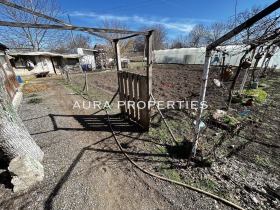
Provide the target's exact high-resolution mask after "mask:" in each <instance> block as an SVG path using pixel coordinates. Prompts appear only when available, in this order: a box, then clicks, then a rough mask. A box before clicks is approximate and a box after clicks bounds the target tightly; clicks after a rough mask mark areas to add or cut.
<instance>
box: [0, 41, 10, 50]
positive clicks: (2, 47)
mask: <svg viewBox="0 0 280 210" xmlns="http://www.w3.org/2000/svg"><path fill="white" fill-rule="evenodd" d="M7 49H9V48H8V47H7V46H6V45H3V44H2V43H0V50H1V51H5V50H7Z"/></svg>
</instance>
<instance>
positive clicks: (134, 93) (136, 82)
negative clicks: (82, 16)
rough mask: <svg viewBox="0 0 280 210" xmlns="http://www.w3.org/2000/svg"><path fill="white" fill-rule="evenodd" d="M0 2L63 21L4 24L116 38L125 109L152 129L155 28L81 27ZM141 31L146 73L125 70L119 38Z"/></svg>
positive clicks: (137, 34)
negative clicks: (144, 45) (114, 36)
mask: <svg viewBox="0 0 280 210" xmlns="http://www.w3.org/2000/svg"><path fill="white" fill-rule="evenodd" d="M0 3H1V4H5V5H7V6H9V7H13V8H16V9H18V10H21V11H24V12H27V13H30V14H33V15H36V16H38V17H42V18H45V19H47V20H51V21H53V22H55V23H58V24H59V25H54V24H32V23H22V22H8V21H0V26H7V27H21V28H22V27H24V28H41V29H56V30H74V31H82V32H85V33H88V34H91V35H94V36H97V37H100V38H103V39H106V40H108V41H111V42H113V43H114V46H115V55H116V62H117V71H118V91H119V98H120V101H123V102H124V104H125V105H124V106H122V107H121V113H122V114H125V115H127V116H128V117H129V118H131V119H132V120H134V121H136V122H137V123H139V124H140V125H141V126H142V127H143V128H144V129H145V130H148V129H149V125H150V108H149V107H148V106H147V104H148V101H149V100H150V95H151V91H152V40H153V38H152V37H153V30H149V31H132V30H116V29H108V28H90V27H79V26H74V25H72V24H69V23H66V22H63V21H61V20H58V19H55V18H53V17H50V16H48V15H45V14H42V13H39V12H36V11H33V10H30V9H28V8H25V7H22V6H20V5H17V4H14V3H11V2H8V1H5V0H0ZM102 33H118V34H123V35H124V36H123V37H120V38H116V39H112V40H110V39H108V38H107V37H105V36H103V35H102ZM139 35H142V36H146V56H147V61H146V75H145V76H143V75H138V74H133V73H130V72H125V71H122V67H121V54H120V47H119V41H121V40H124V39H129V38H132V37H135V36H139ZM129 101H133V102H134V103H136V104H137V103H138V102H143V103H145V107H144V108H143V109H138V108H137V106H136V105H135V106H134V108H133V107H132V106H130V105H129Z"/></svg>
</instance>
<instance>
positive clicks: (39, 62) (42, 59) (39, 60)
mask: <svg viewBox="0 0 280 210" xmlns="http://www.w3.org/2000/svg"><path fill="white" fill-rule="evenodd" d="M34 59H35V62H36V64H35V65H34V68H28V67H16V68H15V73H16V74H17V75H20V76H24V75H33V74H38V73H41V72H46V71H49V73H50V74H54V73H55V71H54V69H53V66H52V62H51V58H50V57H47V56H34Z"/></svg>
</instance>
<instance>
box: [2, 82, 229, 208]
mask: <svg viewBox="0 0 280 210" xmlns="http://www.w3.org/2000/svg"><path fill="white" fill-rule="evenodd" d="M32 84H47V85H48V89H47V91H46V92H41V93H36V94H38V95H37V96H33V97H40V98H42V99H43V101H42V103H39V104H30V103H28V101H29V100H30V98H31V97H30V94H28V95H25V96H24V101H23V103H22V105H21V106H20V108H19V113H20V115H21V118H22V120H23V121H24V124H25V125H26V127H27V128H28V130H29V131H30V133H31V135H32V136H33V137H34V139H35V140H36V142H37V143H38V145H39V146H40V147H41V148H42V150H43V151H44V153H45V157H44V161H43V165H44V168H45V179H44V181H43V182H42V183H40V184H39V185H37V186H35V187H34V188H32V189H31V190H29V191H28V192H25V193H12V190H11V189H9V188H7V186H6V187H5V185H4V184H3V183H2V182H1V183H0V209H32V210H33V209H45V210H47V209H65V210H66V209H67V210H69V209H83V210H87V209H91V210H92V209H94V210H99V209H100V210H101V209H102V210H107V209H108V210H112V209H114V210H118V209H122V210H134V209H137V210H141V209H143V210H152V209H175V210H176V209H231V208H229V207H227V206H224V205H223V204H221V203H218V202H216V201H215V200H213V199H211V198H209V197H206V196H203V195H201V194H198V193H196V192H193V191H190V190H188V189H184V188H182V187H179V186H175V185H172V184H170V183H167V182H163V181H160V180H157V179H154V178H152V177H149V176H147V175H145V174H143V173H142V172H140V171H138V170H137V169H135V168H134V167H133V166H131V164H130V163H129V162H128V161H127V160H126V159H125V158H124V156H123V155H122V154H121V153H120V152H119V150H118V148H117V146H116V145H115V142H114V139H113V138H112V135H111V132H110V131H109V128H108V126H107V125H106V120H104V119H103V118H104V114H105V113H98V114H99V115H95V116H88V114H90V113H92V112H93V111H92V110H84V109H73V105H74V104H75V101H83V99H82V98H81V97H80V96H79V95H77V94H75V93H74V92H73V91H71V90H70V89H67V88H66V87H65V86H64V85H63V84H62V82H61V79H59V78H42V79H36V80H32V81H30V82H29V83H28V85H32ZM102 115H103V116H102ZM104 122H105V123H104ZM135 156H137V155H135ZM135 156H134V157H135ZM146 167H147V168H148V167H149V163H146ZM2 171H3V170H2ZM3 173H5V172H3ZM3 173H2V174H1V171H0V177H3ZM0 179H1V178H0Z"/></svg>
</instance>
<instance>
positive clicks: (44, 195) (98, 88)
mask: <svg viewBox="0 0 280 210" xmlns="http://www.w3.org/2000/svg"><path fill="white" fill-rule="evenodd" d="M131 71H134V72H137V73H144V71H143V69H139V68H138V69H134V70H131ZM201 73H202V72H201V67H193V66H182V65H154V71H153V95H154V96H155V98H156V100H165V101H167V100H175V101H176V100H178V101H179V100H187V101H189V100H196V99H197V97H198V94H199V90H200V77H201ZM279 76H280V73H279V72H274V73H272V74H271V75H270V76H269V77H268V78H266V84H267V87H265V88H264V89H265V90H266V91H267V92H268V94H269V97H268V99H267V100H266V102H265V103H263V104H258V103H255V104H254V105H253V106H250V107H244V106H241V105H240V104H232V106H231V108H232V111H231V112H233V113H235V114H237V115H238V113H240V112H241V111H243V110H248V109H249V110H250V112H249V114H248V116H247V117H246V118H244V119H243V118H242V119H243V120H244V122H246V123H247V124H245V126H244V128H242V130H241V131H240V132H239V134H238V135H230V134H228V133H227V132H225V131H223V130H222V129H219V128H216V127H211V126H210V125H209V126H208V124H207V118H206V117H207V115H205V117H204V120H205V123H206V124H207V127H206V128H205V129H204V131H203V138H202V140H201V145H202V146H200V147H201V148H203V150H204V151H203V153H204V156H205V157H208V156H209V157H210V160H211V167H209V166H208V167H207V166H205V165H199V164H197V163H195V162H190V163H189V162H187V160H186V159H184V158H182V157H178V155H176V154H174V151H173V150H172V149H170V148H171V138H170V134H169V133H168V132H167V129H166V128H165V127H164V124H163V122H162V121H161V120H160V118H159V114H158V113H157V112H156V111H155V110H153V115H152V124H151V129H150V131H149V132H146V133H143V132H141V130H139V128H138V127H137V126H136V125H135V124H133V123H132V122H129V121H127V120H125V119H124V118H122V117H120V116H119V115H116V114H115V113H118V111H117V110H111V113H112V115H111V116H110V118H111V119H112V124H113V129H114V130H115V131H116V133H117V137H118V139H119V140H120V142H121V143H122V146H123V148H124V149H125V151H126V152H127V153H128V154H129V155H130V156H131V158H132V159H133V160H134V161H136V162H137V163H138V164H139V165H140V166H142V167H143V168H145V169H147V170H150V171H152V172H154V173H157V174H159V175H162V176H165V177H168V178H171V179H175V180H177V181H182V182H185V183H187V184H190V185H193V186H196V187H199V188H202V189H204V190H206V191H209V192H212V193H214V194H217V195H219V196H221V197H224V198H226V199H228V200H230V201H232V202H234V203H237V204H239V205H241V206H242V207H244V208H246V209H277V208H278V207H279V197H278V198H277V195H275V193H274V192H275V191H274V190H275V189H277V188H279V186H280V183H279V180H280V179H279V174H280V173H279V172H280V170H279V157H280V156H279V155H280V154H279V153H280V151H279V148H280V144H279V124H280V119H279V108H280V104H279V103H280V100H279V87H280V86H279ZM241 77H242V75H241ZM241 77H240V78H239V81H240V80H241V79H242V78H241ZM214 78H217V70H215V69H212V72H211V74H210V79H209V85H208V90H207V96H206V100H207V103H208V104H209V109H210V110H212V109H227V108H228V107H227V103H226V98H227V94H228V91H227V90H226V89H221V88H218V87H216V86H215V85H214V83H213V79H214ZM88 79H89V80H88V81H89V85H90V87H89V93H90V95H91V96H92V98H93V99H94V100H102V101H109V100H110V99H111V97H112V96H113V95H114V93H115V92H116V91H117V79H116V71H108V72H98V73H89V74H88ZM71 80H72V85H67V84H66V83H65V82H64V81H63V80H62V79H61V78H60V77H51V78H41V79H33V80H30V81H29V83H28V84H27V85H26V88H27V89H28V87H29V89H28V90H29V91H26V94H25V95H24V101H23V103H22V105H21V107H20V109H19V113H20V115H21V118H22V120H23V121H24V123H25V125H26V127H27V128H28V130H29V131H30V133H31V135H32V136H33V137H34V139H35V140H36V142H37V143H38V145H39V146H40V147H41V148H42V149H43V151H44V153H45V158H44V161H43V165H44V167H45V179H44V181H43V182H42V183H41V184H40V185H38V186H36V187H34V188H32V189H31V190H30V191H28V192H26V193H16V194H14V193H12V190H11V186H10V185H9V184H8V182H9V180H8V179H9V178H8V176H7V173H6V172H5V166H2V170H1V171H2V173H1V171H0V182H1V185H0V208H1V209H124V210H126V209H143V210H144V209H149V210H150V209H231V208H230V207H228V206H226V205H224V204H222V203H220V202H217V201H215V200H214V199H212V198H209V197H207V196H204V195H201V194H199V193H196V192H194V191H191V190H188V189H185V188H183V187H179V186H176V185H174V184H170V183H167V182H163V181H160V180H158V179H155V178H152V177H150V176H148V175H145V174H143V173H142V172H140V171H139V170H137V169H136V168H135V167H133V166H132V165H131V164H130V163H129V162H128V161H127V160H126V158H125V157H124V156H123V154H122V153H121V152H120V151H119V149H118V147H117V146H116V143H115V142H114V139H113V138H112V133H111V131H110V130H109V127H108V121H107V118H106V115H105V113H104V112H99V113H95V112H96V111H97V110H96V109H88V110H86V109H78V108H75V109H73V106H74V104H75V102H76V101H78V102H79V104H81V103H83V101H86V100H85V99H83V98H82V97H81V96H80V95H79V94H77V92H76V90H77V89H81V88H82V87H83V75H82V74H77V75H71ZM36 85H39V86H40V87H42V85H45V87H46V89H45V90H42V88H41V89H40V91H42V92H36ZM229 85H230V82H228V83H225V86H226V87H228V86H229ZM32 86H33V87H35V88H30V87H32ZM30 89H31V91H30ZM32 98H42V103H38V104H37V103H29V102H30V100H31V99H32ZM93 113H95V114H94V115H92V114H93ZM163 113H164V116H165V117H166V119H167V120H168V123H169V124H170V127H171V129H172V130H173V132H174V134H175V136H176V137H177V138H178V139H181V140H182V139H184V138H191V127H192V125H193V117H192V113H193V111H192V110H191V111H189V110H187V111H186V110H164V111H163ZM248 119H249V120H248ZM273 193H274V194H273Z"/></svg>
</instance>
